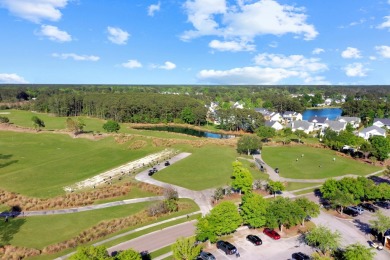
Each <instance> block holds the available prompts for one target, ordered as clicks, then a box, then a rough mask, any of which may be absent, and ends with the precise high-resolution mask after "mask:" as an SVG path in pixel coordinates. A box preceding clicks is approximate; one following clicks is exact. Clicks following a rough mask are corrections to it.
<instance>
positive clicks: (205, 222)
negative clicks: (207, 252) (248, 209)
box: [196, 201, 242, 242]
mask: <svg viewBox="0 0 390 260" xmlns="http://www.w3.org/2000/svg"><path fill="white" fill-rule="evenodd" d="M241 223H242V218H241V216H240V214H239V213H238V209H237V206H236V205H235V204H234V203H233V202H230V201H224V202H221V203H220V204H218V205H217V206H215V207H214V208H213V209H212V210H211V211H210V213H209V214H208V215H206V216H204V217H203V218H201V219H200V220H199V221H198V223H197V225H196V228H197V230H196V234H197V238H198V239H199V240H202V241H204V240H206V239H209V240H210V241H211V242H215V241H216V239H217V237H218V236H221V235H226V234H230V233H232V232H233V231H235V230H236V229H237V228H238V227H239V226H240V225H241Z"/></svg>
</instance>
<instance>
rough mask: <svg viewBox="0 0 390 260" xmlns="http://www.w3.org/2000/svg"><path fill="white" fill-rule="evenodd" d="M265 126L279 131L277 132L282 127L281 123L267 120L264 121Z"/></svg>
mask: <svg viewBox="0 0 390 260" xmlns="http://www.w3.org/2000/svg"><path fill="white" fill-rule="evenodd" d="M265 125H266V126H269V127H272V128H273V129H275V130H276V131H279V130H282V129H283V125H282V124H281V123H279V122H278V121H272V120H268V121H265Z"/></svg>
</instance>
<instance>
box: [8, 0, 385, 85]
mask: <svg viewBox="0 0 390 260" xmlns="http://www.w3.org/2000/svg"><path fill="white" fill-rule="evenodd" d="M0 24H1V27H0V31H1V34H2V37H1V41H0V46H1V48H0V83H33V84H224V85H225V84H231V85H234V84H258V85H269V84H303V85H318V84H321V85H322V84H332V85H357V84H358V85H362V84H363V85H379V84H390V73H389V72H390V66H389V65H390V0H337V1H336V0H300V1H290V0H182V1H176V0H160V1H158V0H154V1H149V0H147V1H145V0H142V1H141V0H0Z"/></svg>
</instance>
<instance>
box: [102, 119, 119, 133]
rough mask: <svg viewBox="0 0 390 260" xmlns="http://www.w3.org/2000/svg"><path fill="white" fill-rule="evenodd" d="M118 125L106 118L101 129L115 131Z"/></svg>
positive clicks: (117, 129)
mask: <svg viewBox="0 0 390 260" xmlns="http://www.w3.org/2000/svg"><path fill="white" fill-rule="evenodd" d="M120 128H121V127H120V125H119V123H118V122H115V121H112V120H108V121H107V122H106V123H105V124H104V125H103V129H104V130H106V131H107V132H109V133H113V132H115V133H117V132H118V131H119V129H120Z"/></svg>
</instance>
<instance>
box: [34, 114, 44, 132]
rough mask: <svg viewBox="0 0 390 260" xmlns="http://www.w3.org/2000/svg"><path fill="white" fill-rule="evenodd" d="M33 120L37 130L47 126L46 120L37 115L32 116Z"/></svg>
mask: <svg viewBox="0 0 390 260" xmlns="http://www.w3.org/2000/svg"><path fill="white" fill-rule="evenodd" d="M31 121H32V122H33V126H34V128H35V129H36V130H37V131H39V130H41V128H42V127H45V122H43V120H42V119H40V118H39V117H37V116H33V117H31Z"/></svg>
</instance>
